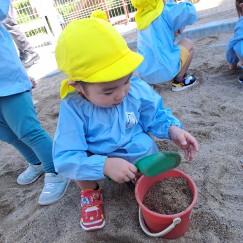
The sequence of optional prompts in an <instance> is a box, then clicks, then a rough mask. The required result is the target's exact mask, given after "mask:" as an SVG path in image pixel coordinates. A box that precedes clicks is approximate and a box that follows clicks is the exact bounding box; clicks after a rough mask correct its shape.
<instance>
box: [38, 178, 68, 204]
mask: <svg viewBox="0 0 243 243" xmlns="http://www.w3.org/2000/svg"><path fill="white" fill-rule="evenodd" d="M70 181H71V180H68V182H67V184H66V187H65V189H64V191H63V193H62V194H61V195H60V197H58V198H56V199H53V200H50V201H45V202H40V201H38V204H39V205H41V206H46V205H49V204H52V203H54V202H56V201H58V200H59V199H61V198H62V197H63V196H64V194H65V192H66V190H67V188H68V186H69V183H70Z"/></svg>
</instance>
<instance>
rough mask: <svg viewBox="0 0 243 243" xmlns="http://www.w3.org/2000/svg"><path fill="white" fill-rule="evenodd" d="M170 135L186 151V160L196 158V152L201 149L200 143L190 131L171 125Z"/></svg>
mask: <svg viewBox="0 0 243 243" xmlns="http://www.w3.org/2000/svg"><path fill="white" fill-rule="evenodd" d="M169 135H170V138H171V141H172V142H174V143H175V144H176V145H177V146H178V147H179V148H181V149H182V150H183V151H184V156H185V159H186V160H189V161H191V160H193V159H194V158H195V155H196V152H198V150H199V145H198V142H197V140H196V139H195V138H194V137H193V136H192V135H191V134H190V133H189V132H187V131H185V130H183V129H181V128H179V127H176V126H171V127H170V130H169Z"/></svg>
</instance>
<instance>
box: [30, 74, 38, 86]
mask: <svg viewBox="0 0 243 243" xmlns="http://www.w3.org/2000/svg"><path fill="white" fill-rule="evenodd" d="M29 79H30V82H31V83H32V89H34V88H35V87H36V85H37V84H36V81H35V79H34V78H32V77H30V76H29Z"/></svg>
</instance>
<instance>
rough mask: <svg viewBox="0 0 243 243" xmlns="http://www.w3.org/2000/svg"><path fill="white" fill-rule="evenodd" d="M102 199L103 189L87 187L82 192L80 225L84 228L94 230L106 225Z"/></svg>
mask: <svg viewBox="0 0 243 243" xmlns="http://www.w3.org/2000/svg"><path fill="white" fill-rule="evenodd" d="M102 199H103V198H102V191H101V189H99V190H92V189H87V190H84V191H82V192H81V217H80V225H81V227H82V228H83V229H84V230H86V231H93V230H98V229H102V228H103V227H104V226H105V218H104V212H103V208H102V201H103V200H102Z"/></svg>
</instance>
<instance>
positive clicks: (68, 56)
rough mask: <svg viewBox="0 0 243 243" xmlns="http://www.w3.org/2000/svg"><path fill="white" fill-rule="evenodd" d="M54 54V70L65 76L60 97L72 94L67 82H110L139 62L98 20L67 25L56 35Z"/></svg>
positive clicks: (108, 28) (115, 34)
mask: <svg viewBox="0 0 243 243" xmlns="http://www.w3.org/2000/svg"><path fill="white" fill-rule="evenodd" d="M55 55H56V61H57V65H58V68H59V69H60V70H61V71H63V72H64V73H65V74H66V75H67V76H68V77H69V78H68V79H65V80H63V81H62V84H61V89H60V95H61V98H64V97H65V96H66V95H67V94H68V93H69V92H72V91H74V88H73V87H72V86H70V85H68V82H69V81H83V82H88V83H102V82H112V81H114V80H117V79H119V78H122V77H125V76H126V75H128V74H129V73H132V72H133V71H134V70H135V69H136V68H137V67H138V66H139V65H140V64H141V62H142V61H143V56H141V55H139V54H137V53H136V52H133V51H131V50H130V49H129V48H128V46H127V43H126V41H125V40H124V39H123V38H122V36H121V35H120V34H119V33H118V32H117V30H116V29H115V28H114V27H113V26H112V25H111V24H110V23H109V22H107V21H105V20H102V19H98V18H85V19H80V20H74V21H73V22H71V23H70V24H69V25H68V26H67V27H66V28H65V29H64V30H63V31H62V33H61V34H60V36H59V39H58V42H57V45H56V51H55Z"/></svg>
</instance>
